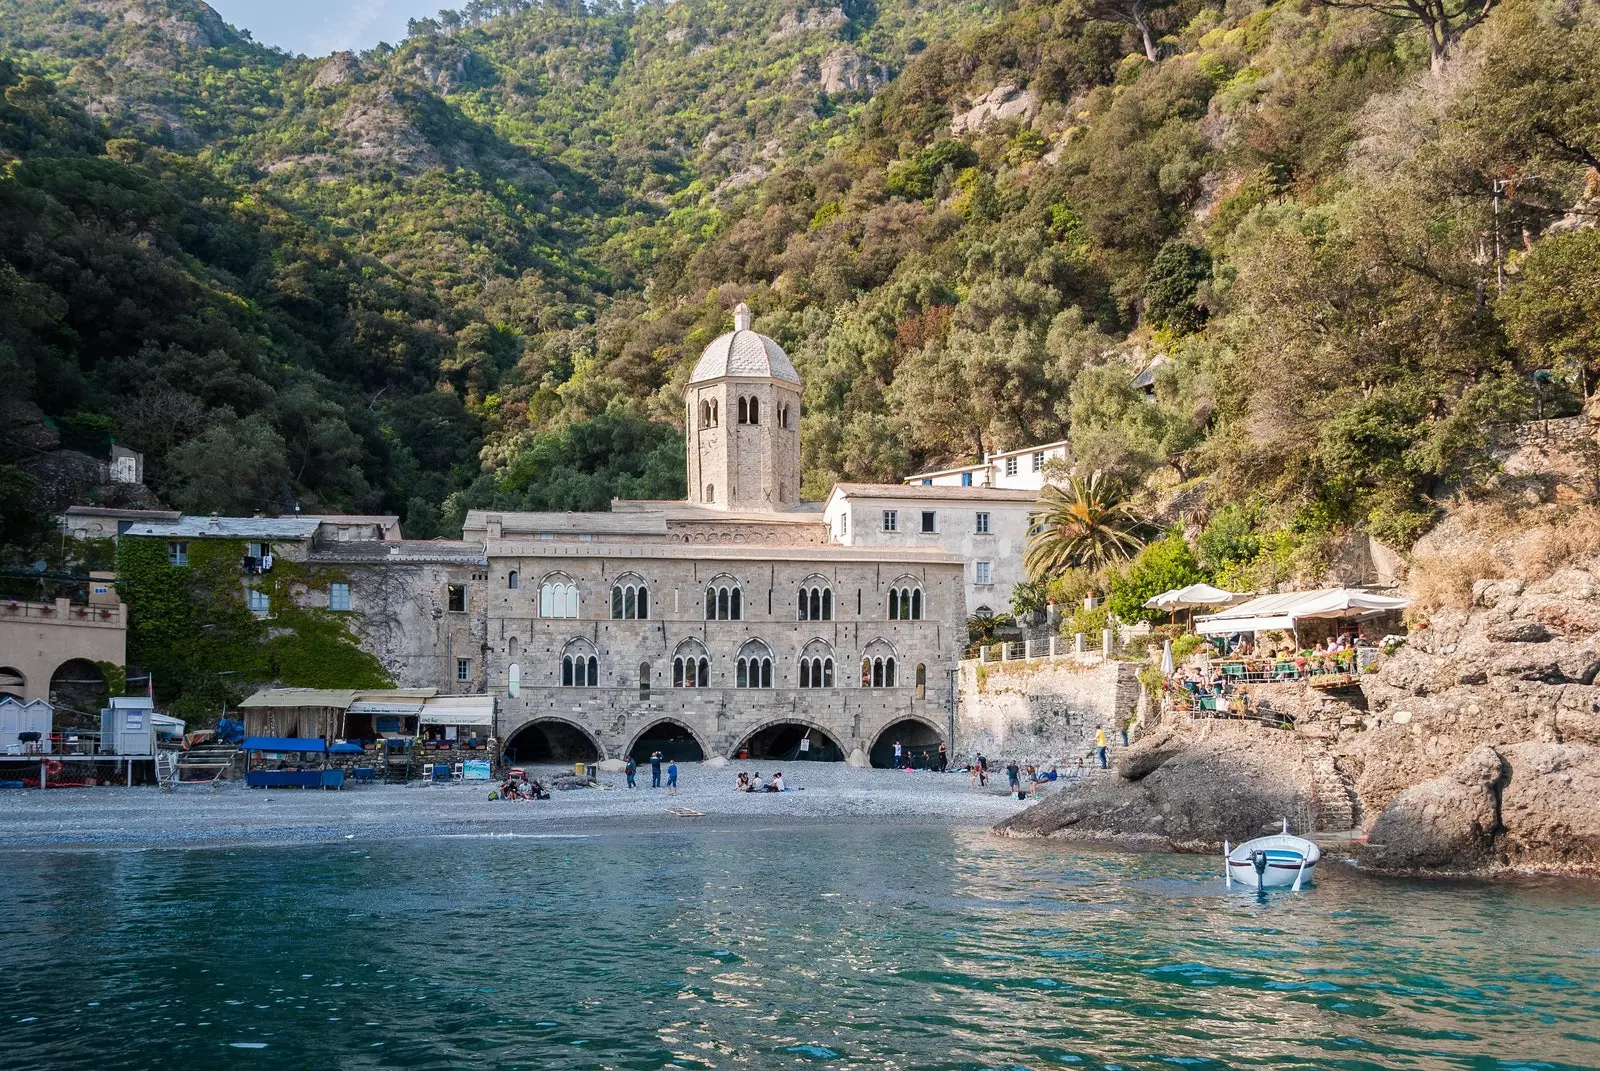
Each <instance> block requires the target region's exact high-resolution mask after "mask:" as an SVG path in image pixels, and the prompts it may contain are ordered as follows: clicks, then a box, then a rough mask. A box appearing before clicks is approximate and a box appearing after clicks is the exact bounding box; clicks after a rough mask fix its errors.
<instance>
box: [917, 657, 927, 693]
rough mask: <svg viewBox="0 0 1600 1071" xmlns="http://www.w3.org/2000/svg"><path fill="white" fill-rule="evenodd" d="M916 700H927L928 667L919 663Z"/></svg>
mask: <svg viewBox="0 0 1600 1071" xmlns="http://www.w3.org/2000/svg"><path fill="white" fill-rule="evenodd" d="M916 685H917V698H918V699H926V698H928V667H927V666H925V665H923V664H922V663H921V662H918V663H917V679H916Z"/></svg>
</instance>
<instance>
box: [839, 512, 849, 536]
mask: <svg viewBox="0 0 1600 1071" xmlns="http://www.w3.org/2000/svg"><path fill="white" fill-rule="evenodd" d="M839 534H840V535H842V536H847V535H849V534H850V514H848V513H841V514H839Z"/></svg>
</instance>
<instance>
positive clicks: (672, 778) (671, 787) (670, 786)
mask: <svg viewBox="0 0 1600 1071" xmlns="http://www.w3.org/2000/svg"><path fill="white" fill-rule="evenodd" d="M667 794H668V795H670V796H676V795H677V794H678V763H677V761H676V760H674V761H672V762H669V763H667Z"/></svg>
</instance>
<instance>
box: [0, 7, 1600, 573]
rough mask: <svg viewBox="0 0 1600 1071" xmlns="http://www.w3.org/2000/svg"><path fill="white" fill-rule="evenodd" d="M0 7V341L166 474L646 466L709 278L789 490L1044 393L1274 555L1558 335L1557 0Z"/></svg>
mask: <svg viewBox="0 0 1600 1071" xmlns="http://www.w3.org/2000/svg"><path fill="white" fill-rule="evenodd" d="M0 49H3V50H4V51H5V53H7V54H9V56H10V57H11V58H10V61H9V64H10V65H9V66H7V67H6V68H5V69H4V72H3V74H0V80H3V81H4V83H5V105H4V108H3V110H0V139H3V140H0V153H3V154H4V160H5V161H6V162H5V164H4V167H5V170H4V173H3V178H0V227H3V228H4V231H5V233H4V235H3V240H0V325H3V326H0V331H3V339H4V342H3V348H0V375H3V376H4V377H5V380H6V381H7V382H8V383H16V384H19V385H20V387H21V390H20V391H19V392H18V394H19V395H20V396H21V397H22V398H27V399H31V400H32V401H33V402H34V403H36V405H37V407H38V410H39V412H40V413H41V414H42V415H43V416H45V417H48V418H50V420H51V421H52V422H53V424H54V425H55V428H56V430H58V431H59V433H60V436H61V438H62V441H63V442H64V443H66V444H68V445H71V444H72V443H83V442H86V441H90V440H93V439H94V438H95V436H101V437H103V436H106V435H115V437H116V439H117V441H119V442H122V443H125V444H127V445H130V446H133V447H135V448H137V449H141V450H144V451H145V452H146V453H147V455H148V459H149V483H150V485H151V487H152V488H153V490H154V491H155V492H156V493H157V494H159V495H160V496H161V497H162V498H163V499H165V500H167V501H169V502H171V503H173V504H175V505H180V506H183V507H184V508H188V509H218V510H245V509H253V508H264V509H269V510H270V509H284V508H288V507H289V506H290V504H291V503H292V502H295V501H299V502H301V503H302V504H303V505H304V506H305V508H313V507H315V508H329V509H335V508H338V509H378V508H385V509H395V510H400V511H402V512H403V513H405V515H406V521H407V529H408V531H409V532H410V533H412V534H416V535H424V536H425V535H431V534H434V533H435V532H441V531H448V530H449V528H450V527H451V525H452V523H455V522H457V521H458V519H459V517H460V515H461V512H462V511H463V510H464V509H465V508H466V507H467V506H469V505H489V504H493V505H499V506H503V507H525V508H594V507H597V506H603V505H604V503H605V501H606V500H607V499H608V498H609V497H610V496H611V495H613V494H617V493H622V494H644V495H671V494H677V493H681V490H682V487H681V480H682V474H681V444H680V441H679V438H678V434H677V431H676V429H675V428H674V427H673V426H672V425H673V424H674V423H675V422H677V421H679V420H681V414H680V406H679V400H678V399H679V396H680V390H681V387H682V383H683V380H684V377H685V376H686V375H687V370H688V367H689V366H690V365H691V364H692V361H693V358H694V357H695V356H696V355H697V354H698V352H699V349H700V347H701V346H703V345H704V343H705V342H706V341H708V340H709V339H710V338H711V337H713V336H714V335H715V334H717V333H718V332H720V331H722V330H725V329H726V326H727V323H728V319H729V310H730V308H731V307H732V305H733V304H735V303H736V302H737V301H738V300H740V299H745V300H748V301H749V302H750V303H751V305H752V306H753V307H754V308H755V309H756V312H757V316H758V326H759V327H760V328H761V329H762V330H764V331H766V332H768V333H769V334H772V335H774V336H776V337H777V338H779V339H780V341H782V342H783V343H784V344H785V346H786V347H787V348H788V349H789V351H790V353H791V355H792V356H793V357H794V358H795V360H796V364H797V365H798V367H799V368H800V371H801V373H802V375H803V376H804V377H805V379H806V391H807V394H806V408H805V413H804V417H803V431H804V436H805V444H806V446H805V449H806V456H805V466H806V475H805V480H806V491H807V492H808V493H809V494H812V495H818V494H821V493H822V492H823V491H824V490H825V489H826V487H827V485H828V483H829V482H830V481H832V480H834V479H838V478H849V479H893V478H896V477H898V476H900V475H903V474H904V473H906V472H907V471H910V470H912V469H913V468H914V467H917V466H922V465H927V464H934V463H943V462H949V461H956V460H960V459H967V458H973V457H976V456H978V455H979V454H980V453H981V452H982V451H983V450H985V449H989V450H993V449H996V448H1004V447H1011V446H1017V445H1021V444H1024V443H1026V442H1030V441H1043V440H1051V439H1058V438H1063V437H1067V438H1070V439H1071V442H1072V447H1073V455H1074V458H1075V459H1076V465H1077V467H1078V468H1079V470H1080V471H1082V472H1084V473H1088V472H1093V471H1100V472H1102V473H1104V474H1106V478H1107V479H1108V480H1114V481H1116V482H1117V483H1120V484H1121V485H1122V486H1123V487H1124V488H1127V489H1130V490H1132V491H1134V492H1135V493H1136V494H1137V495H1138V496H1142V503H1141V509H1142V512H1143V513H1144V514H1145V515H1147V516H1149V517H1151V518H1154V519H1155V520H1157V521H1161V522H1165V521H1171V520H1176V519H1179V518H1180V517H1182V518H1183V519H1185V520H1188V521H1190V522H1191V523H1195V524H1210V525H1211V529H1210V530H1211V531H1212V533H1213V538H1211V539H1210V540H1209V541H1207V542H1205V543H1204V544H1203V545H1204V546H1208V547H1210V548H1212V551H1211V553H1214V554H1215V555H1216V556H1217V557H1218V558H1219V560H1217V561H1214V562H1209V563H1208V564H1210V565H1211V566H1212V567H1213V568H1217V569H1232V570H1233V571H1234V572H1235V573H1250V572H1252V570H1254V571H1255V572H1257V573H1259V572H1261V571H1262V570H1270V571H1271V572H1272V573H1273V575H1278V574H1279V573H1281V572H1282V571H1284V570H1289V571H1294V570H1314V569H1315V568H1316V566H1317V564H1318V561H1319V556H1320V555H1324V554H1325V553H1326V548H1327V546H1328V544H1329V541H1330V540H1332V539H1335V538H1336V537H1337V536H1338V535H1339V534H1340V533H1342V532H1344V531H1346V530H1349V529H1351V528H1359V529H1364V530H1366V531H1368V532H1370V533H1372V534H1373V535H1375V536H1377V537H1379V538H1381V539H1383V540H1385V541H1387V542H1390V543H1391V544H1394V545H1397V546H1402V547H1403V546H1406V545H1409V543H1410V542H1411V541H1412V540H1413V539H1415V538H1416V537H1417V536H1418V535H1419V534H1420V533H1421V532H1422V531H1423V530H1425V529H1426V528H1427V527H1428V526H1429V525H1430V524H1431V523H1432V521H1433V519H1434V518H1435V516H1436V515H1437V513H1438V511H1439V509H1440V508H1441V505H1442V504H1443V503H1444V502H1446V501H1447V500H1449V498H1450V497H1451V496H1454V495H1457V494H1460V493H1462V492H1464V491H1470V490H1471V489H1473V488H1474V487H1476V486H1478V485H1479V484H1480V483H1481V481H1482V480H1484V479H1485V478H1486V477H1487V475H1488V474H1489V472H1490V471H1491V469H1492V463H1491V460H1490V455H1489V450H1490V448H1491V446H1492V445H1493V440H1494V438H1495V436H1496V434H1497V429H1500V428H1503V427H1504V426H1506V425H1507V424H1508V423H1509V422H1513V421H1516V420H1519V419H1523V418H1525V417H1526V416H1527V415H1528V414H1530V413H1532V412H1533V411H1534V410H1535V408H1536V407H1543V409H1544V410H1545V411H1546V412H1550V411H1570V410H1571V409H1572V408H1573V407H1575V406H1576V405H1578V404H1580V403H1581V400H1582V398H1583V397H1584V396H1585V394H1586V391H1587V388H1589V387H1591V386H1592V383H1593V378H1594V375H1595V374H1596V371H1597V370H1600V299H1597V298H1596V296H1595V295H1596V293H1597V292H1600V231H1597V230H1595V229H1594V225H1595V223H1596V222H1597V219H1596V212H1597V210H1600V185H1597V184H1600V172H1597V170H1596V168H1597V165H1600V8H1597V5H1596V4H1595V2H1594V0H1577V2H1553V0H1508V2H1503V3H1499V4H1493V5H1490V6H1485V3H1484V0H1469V2H1468V3H1467V4H1466V5H1465V6H1464V7H1462V6H1460V5H1448V6H1441V5H1438V4H1437V3H1435V2H1433V0H1415V3H1409V4H1396V5H1387V4H1380V3H1374V4H1371V5H1368V4H1365V3H1357V2H1354V0H1351V2H1348V3H1346V2H1342V0H1341V2H1340V3H1337V4H1326V3H1317V2H1313V0H1304V2H1289V0H1280V2H1277V3H1259V2H1249V0H1244V2H1239V3H1228V4H1215V3H1201V2H1198V0H1178V2H1172V3H1161V2H1157V0H1070V2H1066V3H1051V2H1033V3H992V4H981V3H975V2H974V3H962V2H957V0H920V2H911V0H883V2H880V3H872V2H870V0H852V2H850V3H846V4H845V5H844V6H842V7H831V6H821V7H811V8H806V7H798V6H795V5H793V4H785V3H776V2H769V0H756V2H748V3H733V2H731V0H680V2H677V3H673V4H647V5H642V6H637V7H634V6H619V5H613V4H597V5H587V6H586V5H581V4H578V3H574V2H570V0H561V2H554V0H552V2H549V3H543V4H528V3H523V2H507V3H498V4H486V3H475V4H471V5H468V7H467V8H465V9H464V10H462V11H460V12H444V13H441V15H440V16H439V17H438V18H437V19H433V20H426V21H425V22H423V23H418V24H414V25H413V29H412V33H411V34H410V35H409V36H408V38H407V39H406V40H405V41H404V42H399V43H397V44H395V45H393V46H392V47H391V46H388V45H385V46H381V47H379V48H377V49H374V50H373V51H371V52H368V53H363V54H361V55H349V54H342V55H338V56H334V57H320V58H305V57H292V56H287V55H284V54H282V53H280V52H277V51H274V50H271V49H267V48H263V47H261V46H259V45H257V44H256V43H254V42H252V41H250V40H249V39H248V38H247V37H246V36H245V35H242V34H240V33H237V32H235V31H234V30H232V29H230V28H229V27H227V26H225V25H224V24H223V23H222V22H221V20H220V19H218V18H217V17H216V16H215V15H214V14H213V13H212V12H211V11H210V9H208V8H206V7H205V6H204V5H203V4H200V3H198V2H192V0H96V2H94V3H89V4H85V3H81V2H73V0H13V2H11V3H9V4H6V5H5V6H4V7H3V8H0ZM1152 363H1154V369H1153V381H1154V382H1153V396H1149V397H1147V396H1146V394H1145V393H1144V392H1142V391H1141V390H1138V389H1136V388H1135V387H1133V385H1132V383H1133V379H1134V376H1135V375H1136V374H1137V373H1138V372H1140V371H1141V370H1142V369H1144V368H1145V367H1146V366H1147V365H1150V364H1152ZM1536 373H1537V374H1536ZM16 408H17V407H16V406H13V410H15V409H16ZM5 417H6V427H7V428H8V429H10V430H8V431H7V432H6V433H5V434H6V435H7V437H8V441H7V443H6V445H5V446H4V449H6V450H7V454H6V456H3V457H0V463H4V464H6V465H7V468H6V469H5V470H4V473H5V475H4V478H3V479H0V490H3V493H4V494H6V495H7V496H8V501H10V502H12V503H15V502H18V501H20V500H21V499H22V498H25V497H26V496H27V494H28V488H29V481H28V478H27V477H26V476H25V475H24V474H23V473H24V471H25V470H28V469H29V465H30V464H31V463H32V461H31V459H32V458H33V457H34V456H35V455H37V454H38V453H39V452H40V451H41V450H42V449H43V448H44V446H45V445H48V442H47V441H48V440H49V438H50V435H49V434H43V435H40V434H36V433H35V432H34V431H32V430H30V429H31V425H30V424H29V420H30V419H31V418H30V416H29V411H27V410H26V409H25V408H23V409H21V410H18V411H12V410H8V411H7V413H6V414H5ZM19 429H20V430H19ZM9 513H10V511H8V514H9ZM1241 579H1242V580H1248V579H1249V578H1248V577H1241Z"/></svg>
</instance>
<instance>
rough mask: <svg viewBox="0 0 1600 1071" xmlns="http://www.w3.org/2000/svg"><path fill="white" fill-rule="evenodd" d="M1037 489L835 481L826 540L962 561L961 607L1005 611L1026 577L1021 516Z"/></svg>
mask: <svg viewBox="0 0 1600 1071" xmlns="http://www.w3.org/2000/svg"><path fill="white" fill-rule="evenodd" d="M1037 500H1038V495H1037V493H1036V492H1034V491H1031V490H1026V489H1018V488H1000V487H983V486H962V485H959V484H957V485H954V486H952V485H949V484H944V485H939V484H932V485H929V484H923V483H918V484H915V485H909V486H908V485H901V484H892V483H841V484H835V485H834V488H833V493H832V494H830V495H829V496H828V501H827V504H826V505H825V506H824V507H823V520H824V521H825V522H826V523H827V526H828V538H829V539H830V540H831V541H832V542H834V543H839V544H842V545H844V546H850V547H905V548H908V549H909V548H912V547H924V548H935V549H938V550H942V551H944V552H945V553H947V554H951V555H954V556H956V557H959V558H961V559H963V560H964V562H965V565H964V570H965V574H966V575H965V581H964V588H965V593H966V610H967V614H968V615H969V616H970V615H972V614H982V613H986V612H993V613H1009V612H1010V609H1011V589H1012V588H1014V587H1016V585H1017V583H1018V582H1019V581H1021V580H1024V579H1026V577H1027V573H1026V571H1025V570H1024V569H1023V567H1022V555H1023V551H1024V550H1026V549H1027V544H1028V513H1029V511H1030V510H1032V509H1033V508H1034V506H1035V503H1036V502H1037Z"/></svg>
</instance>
